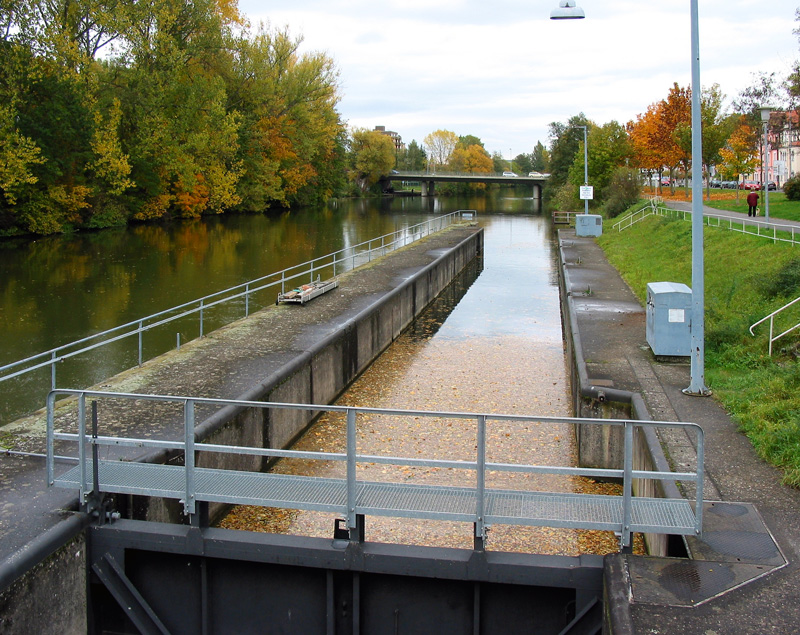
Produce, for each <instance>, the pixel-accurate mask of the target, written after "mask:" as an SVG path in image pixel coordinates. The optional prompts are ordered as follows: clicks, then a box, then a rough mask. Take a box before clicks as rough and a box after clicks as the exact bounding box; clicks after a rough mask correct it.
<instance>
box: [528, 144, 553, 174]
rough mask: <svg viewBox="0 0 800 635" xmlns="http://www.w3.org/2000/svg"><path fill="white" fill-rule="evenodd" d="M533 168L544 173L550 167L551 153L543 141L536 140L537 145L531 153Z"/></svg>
mask: <svg viewBox="0 0 800 635" xmlns="http://www.w3.org/2000/svg"><path fill="white" fill-rule="evenodd" d="M531 169H532V170H534V171H536V172H542V173H546V172H548V171H549V169H550V153H549V152H548V151H547V148H545V147H544V144H543V143H542V142H541V141H537V142H536V147H534V149H533V152H532V153H531Z"/></svg>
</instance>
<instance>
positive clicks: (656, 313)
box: [646, 282, 692, 357]
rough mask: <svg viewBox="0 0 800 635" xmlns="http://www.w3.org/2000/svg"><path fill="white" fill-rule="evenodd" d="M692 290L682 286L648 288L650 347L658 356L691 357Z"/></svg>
mask: <svg viewBox="0 0 800 635" xmlns="http://www.w3.org/2000/svg"><path fill="white" fill-rule="evenodd" d="M691 318H692V290H691V289H690V288H689V287H687V286H686V285H685V284H681V283H680V282H649V283H648V284H647V328H646V330H647V343H648V344H649V345H650V348H651V349H652V350H653V353H654V354H655V355H665V356H675V357H686V356H689V355H691V321H692V320H691Z"/></svg>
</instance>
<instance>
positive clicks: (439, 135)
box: [422, 130, 458, 170]
mask: <svg viewBox="0 0 800 635" xmlns="http://www.w3.org/2000/svg"><path fill="white" fill-rule="evenodd" d="M422 143H423V145H424V146H425V149H426V150H427V153H428V162H429V164H430V165H431V169H433V170H435V169H436V166H439V167H440V168H441V167H444V166H446V165H447V164H448V163H449V162H450V155H451V154H453V150H455V149H456V145H457V144H458V136H457V135H456V133H455V132H450V131H449V130H436V131H434V132H431V133H430V134H428V135H426V136H425V138H424V139H423V140H422Z"/></svg>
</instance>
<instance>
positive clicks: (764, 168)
mask: <svg viewBox="0 0 800 635" xmlns="http://www.w3.org/2000/svg"><path fill="white" fill-rule="evenodd" d="M758 110H759V112H760V113H761V123H762V124H763V125H764V155H763V156H764V160H763V161H761V186H762V187H763V188H764V221H765V222H767V223H769V183H768V182H767V179H769V117H770V115H771V114H772V106H761V107H760V108H759V109H758Z"/></svg>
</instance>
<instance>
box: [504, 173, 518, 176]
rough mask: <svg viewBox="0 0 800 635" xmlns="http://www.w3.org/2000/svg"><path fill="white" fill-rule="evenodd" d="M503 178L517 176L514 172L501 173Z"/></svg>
mask: <svg viewBox="0 0 800 635" xmlns="http://www.w3.org/2000/svg"><path fill="white" fill-rule="evenodd" d="M503 176H517V175H516V174H515V173H514V172H503Z"/></svg>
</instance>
